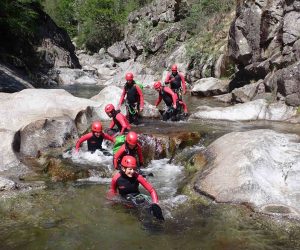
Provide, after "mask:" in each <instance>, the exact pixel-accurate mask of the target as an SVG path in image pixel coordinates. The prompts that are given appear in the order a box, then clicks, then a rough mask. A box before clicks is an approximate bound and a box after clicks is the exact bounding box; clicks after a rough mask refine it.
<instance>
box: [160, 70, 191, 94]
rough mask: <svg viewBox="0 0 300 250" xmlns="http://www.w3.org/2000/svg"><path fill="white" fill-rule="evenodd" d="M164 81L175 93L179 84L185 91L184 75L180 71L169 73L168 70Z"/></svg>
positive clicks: (178, 88)
mask: <svg viewBox="0 0 300 250" xmlns="http://www.w3.org/2000/svg"><path fill="white" fill-rule="evenodd" d="M165 83H166V84H168V83H170V87H171V89H172V90H173V91H174V92H175V93H177V92H179V90H180V88H181V86H182V89H183V93H185V92H186V84H185V80H184V76H183V74H181V73H177V72H176V73H173V72H172V73H170V72H169V73H168V74H167V77H166V80H165Z"/></svg>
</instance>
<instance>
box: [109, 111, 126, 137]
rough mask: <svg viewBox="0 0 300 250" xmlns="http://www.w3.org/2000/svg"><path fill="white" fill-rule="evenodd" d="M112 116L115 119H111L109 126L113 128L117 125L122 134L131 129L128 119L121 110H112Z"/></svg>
mask: <svg viewBox="0 0 300 250" xmlns="http://www.w3.org/2000/svg"><path fill="white" fill-rule="evenodd" d="M112 118H113V120H112V121H111V123H110V125H109V128H110V129H112V128H113V127H114V126H115V125H117V127H118V129H119V131H120V135H122V134H124V132H128V131H129V130H130V129H131V127H130V124H129V122H128V120H127V119H126V117H125V116H124V115H123V114H122V113H121V112H120V110H118V111H114V112H112Z"/></svg>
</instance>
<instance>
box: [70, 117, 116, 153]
mask: <svg viewBox="0 0 300 250" xmlns="http://www.w3.org/2000/svg"><path fill="white" fill-rule="evenodd" d="M91 130H92V132H90V133H88V134H86V135H83V136H82V137H80V138H79V139H78V141H77V143H76V146H75V150H76V152H78V151H79V148H80V145H81V144H82V143H83V142H84V141H87V145H88V151H91V152H95V151H96V150H97V149H98V150H101V151H102V152H103V153H104V154H105V155H111V154H110V153H109V152H107V151H106V150H104V149H102V142H103V140H104V139H105V140H109V141H111V142H115V139H114V138H113V137H111V136H110V135H108V134H106V133H103V132H102V124H101V122H100V121H94V122H93V123H92V127H91Z"/></svg>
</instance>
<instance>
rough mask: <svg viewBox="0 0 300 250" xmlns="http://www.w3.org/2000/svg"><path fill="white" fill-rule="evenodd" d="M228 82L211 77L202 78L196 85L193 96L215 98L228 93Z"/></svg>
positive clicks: (192, 92)
mask: <svg viewBox="0 0 300 250" xmlns="http://www.w3.org/2000/svg"><path fill="white" fill-rule="evenodd" d="M228 89H229V86H228V81H227V80H219V79H217V78H213V77H209V78H202V79H200V80H198V81H196V82H195V83H194V87H193V88H192V91H191V94H192V95H198V96H214V95H222V94H226V93H228Z"/></svg>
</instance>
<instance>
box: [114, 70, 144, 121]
mask: <svg viewBox="0 0 300 250" xmlns="http://www.w3.org/2000/svg"><path fill="white" fill-rule="evenodd" d="M125 79H126V83H125V86H124V88H123V92H122V95H121V98H120V101H119V105H118V109H120V108H121V106H122V104H123V102H124V99H125V97H126V116H127V118H128V121H129V123H130V124H131V123H133V124H134V125H138V124H139V117H140V114H141V113H142V112H143V109H144V96H143V92H142V90H141V88H140V87H139V86H138V84H136V82H135V80H134V79H133V74H132V73H127V74H126V76H125Z"/></svg>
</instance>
